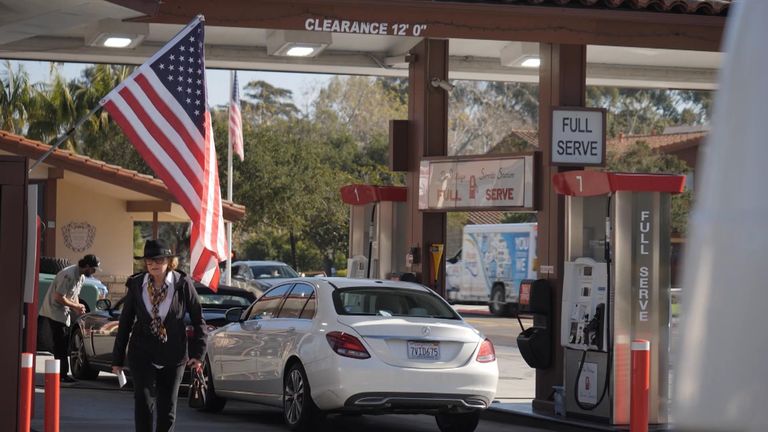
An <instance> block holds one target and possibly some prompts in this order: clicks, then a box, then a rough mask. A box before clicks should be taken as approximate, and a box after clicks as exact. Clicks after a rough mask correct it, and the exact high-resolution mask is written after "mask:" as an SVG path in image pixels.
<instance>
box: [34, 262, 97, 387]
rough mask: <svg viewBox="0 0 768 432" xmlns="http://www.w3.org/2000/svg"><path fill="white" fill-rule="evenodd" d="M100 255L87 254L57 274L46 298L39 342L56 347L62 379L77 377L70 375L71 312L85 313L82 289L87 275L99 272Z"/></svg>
mask: <svg viewBox="0 0 768 432" xmlns="http://www.w3.org/2000/svg"><path fill="white" fill-rule="evenodd" d="M98 268H99V259H98V258H97V257H96V255H86V256H84V257H83V259H81V260H80V261H78V263H77V265H71V266H69V267H66V268H64V269H62V270H61V271H60V272H58V273H57V274H56V277H55V278H54V280H53V283H51V286H50V288H48V292H47V293H46V294H45V297H44V298H43V301H42V305H41V307H40V314H39V316H38V322H37V329H38V338H37V340H38V344H39V345H40V346H41V347H43V348H46V349H49V350H52V351H53V356H54V357H55V358H56V359H57V360H59V361H60V368H61V369H60V377H61V382H65V383H71V382H75V381H76V380H75V379H74V378H72V377H70V376H69V362H68V357H69V329H70V325H71V324H72V317H71V316H72V314H73V313H74V314H75V317H77V316H78V315H82V314H84V313H85V305H83V304H81V303H80V301H79V296H80V289H81V288H82V287H83V282H84V281H85V278H86V277H89V276H91V275H92V274H94V273H96V270H98Z"/></svg>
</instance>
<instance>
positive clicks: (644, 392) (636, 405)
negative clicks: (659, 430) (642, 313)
mask: <svg viewBox="0 0 768 432" xmlns="http://www.w3.org/2000/svg"><path fill="white" fill-rule="evenodd" d="M650 387H651V342H649V341H647V340H643V339H635V340H633V341H632V388H631V393H632V394H631V399H630V410H629V430H630V432H648V393H649V391H650Z"/></svg>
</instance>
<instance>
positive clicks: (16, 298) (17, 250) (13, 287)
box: [0, 156, 29, 431]
mask: <svg viewBox="0 0 768 432" xmlns="http://www.w3.org/2000/svg"><path fill="white" fill-rule="evenodd" d="M28 168H29V167H28V165H27V159H26V158H24V157H18V156H0V238H1V239H2V241H1V242H0V275H2V278H3V301H2V302H0V328H2V329H3V351H2V353H0V382H2V383H3V385H2V386H0V406H2V407H3V408H2V410H1V411H0V413H1V414H0V430H3V431H15V430H17V426H18V419H19V417H18V415H19V378H20V374H21V356H20V355H19V353H21V347H22V335H23V334H24V333H23V332H24V329H23V327H22V322H23V317H22V309H23V306H24V273H25V267H26V254H25V253H24V251H26V249H27V185H28V184H29V179H28V177H27V172H28V171H27V170H28Z"/></svg>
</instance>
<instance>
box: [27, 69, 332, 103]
mask: <svg viewBox="0 0 768 432" xmlns="http://www.w3.org/2000/svg"><path fill="white" fill-rule="evenodd" d="M12 63H13V64H14V65H15V64H16V63H19V64H22V65H24V69H25V70H26V71H27V72H28V73H29V78H30V81H31V82H33V83H36V82H41V81H48V80H49V71H50V63H49V62H47V61H18V62H17V61H14V62H12ZM86 66H88V65H87V64H83V63H64V64H63V65H62V66H60V67H59V70H60V71H61V73H62V74H63V75H64V77H65V78H66V79H68V80H69V79H72V78H75V77H78V76H80V73H81V72H82V70H83V69H84V68H85V67H86ZM331 77H333V75H323V74H301V73H291V72H253V71H238V80H239V82H240V97H241V98H243V96H244V94H245V93H244V91H243V88H244V87H245V85H246V84H247V83H249V82H251V81H255V80H262V81H266V82H268V83H270V84H271V85H273V86H275V87H279V88H284V89H288V90H291V91H292V92H293V100H294V103H295V104H296V106H297V107H298V108H299V109H300V110H302V111H307V107H308V105H309V104H310V103H311V102H312V100H314V98H315V97H316V96H317V90H318V89H320V88H321V87H322V86H324V85H325V84H326V83H327V82H328V80H329V79H331ZM206 79H207V84H208V103H209V104H210V105H212V106H217V105H226V104H227V103H228V101H229V86H230V82H229V70H222V69H208V70H206Z"/></svg>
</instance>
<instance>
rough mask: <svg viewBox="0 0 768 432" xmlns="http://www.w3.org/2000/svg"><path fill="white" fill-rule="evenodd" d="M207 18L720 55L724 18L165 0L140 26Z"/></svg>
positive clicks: (390, 1)
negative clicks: (398, 28)
mask: <svg viewBox="0 0 768 432" xmlns="http://www.w3.org/2000/svg"><path fill="white" fill-rule="evenodd" d="M198 13H202V14H204V15H205V18H206V23H207V24H208V25H212V26H225V27H245V28H274V29H286V30H292V29H295V30H305V29H307V27H306V22H307V20H312V19H320V20H323V19H332V20H333V19H338V20H350V21H368V22H376V23H380V22H386V23H388V24H389V25H390V27H389V28H390V31H391V28H392V27H393V24H400V25H408V29H409V30H410V29H413V28H415V27H414V26H416V25H419V26H425V27H423V28H421V27H420V29H421V30H420V32H419V34H412V32H410V31H409V32H407V33H406V34H405V36H420V37H427V38H467V39H483V40H515V41H530V42H546V43H562V44H580V45H589V44H592V45H611V46H632V47H645V48H669V49H686V50H699V51H718V50H719V49H720V42H721V38H722V34H723V28H724V26H725V17H722V16H701V15H695V14H676V13H658V12H643V11H632V10H615V9H599V8H563V7H542V6H529V5H518V4H507V3H503V4H486V3H483V4H478V3H451V2H432V1H425V0H297V1H292V2H290V3H289V2H285V1H283V0H261V1H258V2H254V1H252V0H222V1H216V2H211V1H210V0H165V1H163V2H162V3H161V4H160V7H159V10H158V12H157V14H155V15H153V16H148V17H146V18H142V19H139V20H141V21H145V22H152V23H168V24H186V23H187V22H188V21H189V20H190V19H191V18H192V17H193V16H194V15H196V14H198Z"/></svg>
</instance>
